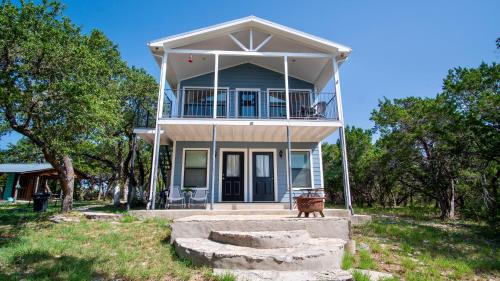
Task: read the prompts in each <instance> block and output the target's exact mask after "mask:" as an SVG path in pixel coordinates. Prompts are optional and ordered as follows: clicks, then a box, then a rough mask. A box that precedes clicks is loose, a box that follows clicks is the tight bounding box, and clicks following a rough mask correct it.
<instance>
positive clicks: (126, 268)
mask: <svg viewBox="0 0 500 281" xmlns="http://www.w3.org/2000/svg"><path fill="white" fill-rule="evenodd" d="M87 204H88V203H87ZM95 209H99V210H109V208H108V207H106V208H103V207H95ZM56 212H57V210H56V209H55V208H54V207H51V208H50V209H49V212H47V213H44V214H35V213H33V212H32V211H31V209H30V208H27V206H26V204H22V205H21V204H17V205H10V204H9V205H7V204H0V280H111V279H117V280H231V279H232V278H231V277H230V276H227V277H226V278H224V277H217V276H212V275H211V273H210V271H209V270H208V269H206V268H197V267H194V266H191V265H190V263H189V262H186V261H182V260H179V259H177V258H176V257H175V254H174V252H173V250H172V247H171V246H170V244H169V235H170V229H169V222H168V221H166V220H160V219H154V220H145V221H139V220H136V219H135V218H133V217H130V216H125V217H124V218H123V219H122V220H121V221H117V222H103V221H90V220H87V219H85V218H82V217H81V215H80V214H79V213H76V212H75V213H73V214H71V216H72V217H74V218H75V219H77V220H79V221H77V222H63V223H53V222H50V221H48V220H47V219H48V217H49V216H51V215H53V214H54V213H56Z"/></svg>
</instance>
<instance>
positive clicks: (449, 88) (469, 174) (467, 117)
mask: <svg viewBox="0 0 500 281" xmlns="http://www.w3.org/2000/svg"><path fill="white" fill-rule="evenodd" d="M497 42H498V40H497ZM499 89H500V65H498V64H495V63H493V64H491V65H487V64H485V63H483V64H481V65H480V66H479V67H478V68H460V67H459V68H454V69H452V70H450V71H449V73H448V76H447V77H446V79H445V80H444V85H443V92H442V93H441V94H440V95H439V96H438V98H440V99H443V100H444V101H445V102H446V103H447V104H449V105H450V106H451V107H453V108H454V110H455V112H456V113H457V115H458V116H459V118H458V119H457V121H456V122H457V124H458V125H459V127H460V129H461V131H463V134H462V135H461V137H462V141H463V142H464V146H462V147H460V149H462V150H465V151H467V155H468V156H470V158H469V161H468V166H467V171H464V173H463V176H464V177H465V179H464V180H468V181H469V184H470V185H474V186H476V187H477V188H471V189H470V190H469V195H470V196H469V198H468V199H469V203H470V204H468V205H469V207H473V208H475V209H483V211H479V212H481V213H482V216H484V217H486V218H487V219H488V220H490V221H492V222H493V221H498V218H499V214H498V213H499V210H498V202H499V200H500V197H499V194H498V187H499V185H500V149H499V148H500V91H499ZM478 199H479V200H478Z"/></svg>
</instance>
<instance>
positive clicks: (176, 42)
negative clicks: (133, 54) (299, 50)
mask: <svg viewBox="0 0 500 281" xmlns="http://www.w3.org/2000/svg"><path fill="white" fill-rule="evenodd" d="M245 27H255V28H259V29H261V30H265V31H269V32H270V33H272V34H276V35H280V36H283V37H286V38H289V39H292V40H297V41H300V42H302V43H304V44H308V45H311V46H314V47H316V48H319V49H322V50H324V51H325V52H326V53H331V54H335V53H346V56H347V54H349V53H350V52H351V51H352V50H351V48H349V47H347V46H345V45H342V44H339V43H336V42H332V41H329V40H326V39H323V38H320V37H317V36H314V35H311V34H308V33H305V32H302V31H299V30H296V29H293V28H290V27H287V26H284V25H280V24H277V23H274V22H271V21H268V20H265V19H261V18H258V17H256V16H248V17H244V18H241V19H237V20H233V21H228V22H224V23H221V24H217V25H213V26H209V27H206V28H201V29H197V30H193V31H189V32H185V33H181V34H177V35H172V36H168V37H165V38H161V39H157V40H153V41H151V42H149V43H148V45H149V46H150V47H151V48H154V47H162V46H165V47H167V48H176V47H179V46H182V45H187V44H191V43H194V42H197V41H201V40H206V39H209V38H213V37H216V36H218V35H222V34H227V33H230V32H234V31H238V30H241V29H242V28H245Z"/></svg>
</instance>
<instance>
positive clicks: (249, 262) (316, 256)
mask: <svg viewBox="0 0 500 281" xmlns="http://www.w3.org/2000/svg"><path fill="white" fill-rule="evenodd" d="M345 243H346V242H345V240H342V239H336V238H312V239H309V240H307V241H303V243H302V244H300V245H297V246H295V247H291V248H276V249H256V248H249V247H241V246H235V245H231V244H223V243H219V242H215V241H212V240H209V239H207V238H177V239H176V240H175V242H174V245H175V250H176V252H177V253H178V254H179V256H181V257H182V258H187V259H190V260H192V261H193V262H194V263H195V264H200V265H207V266H210V267H213V268H223V269H244V270H254V269H258V270H279V271H294V270H307V271H324V270H332V269H340V264H341V261H342V256H343V253H344V245H345Z"/></svg>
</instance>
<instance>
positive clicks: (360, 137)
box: [322, 126, 375, 205]
mask: <svg viewBox="0 0 500 281" xmlns="http://www.w3.org/2000/svg"><path fill="white" fill-rule="evenodd" d="M345 135H346V143H347V159H349V162H348V165H349V181H350V185H351V191H352V197H353V201H354V202H355V203H358V204H360V205H362V204H363V203H368V204H369V205H371V204H372V203H373V200H374V199H373V194H372V190H371V188H372V183H371V181H372V178H373V177H372V176H371V173H370V166H371V163H372V160H373V159H374V156H375V155H374V153H375V151H374V147H373V144H372V143H371V142H372V133H371V131H370V130H363V129H361V128H356V127H350V126H347V127H346V129H345ZM322 152H323V174H324V179H325V185H326V191H327V193H328V195H329V196H330V200H331V201H333V200H334V197H335V195H337V194H339V195H340V194H343V171H342V162H341V156H340V142H339V141H337V143H336V144H335V145H332V144H326V143H325V144H323V146H322Z"/></svg>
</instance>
